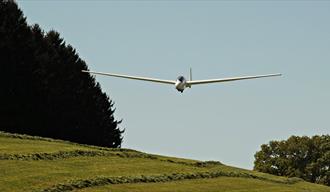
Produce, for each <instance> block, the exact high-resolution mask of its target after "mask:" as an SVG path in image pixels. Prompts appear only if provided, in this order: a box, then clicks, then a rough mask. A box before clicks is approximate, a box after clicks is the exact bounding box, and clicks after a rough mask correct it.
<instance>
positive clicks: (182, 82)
mask: <svg viewBox="0 0 330 192" xmlns="http://www.w3.org/2000/svg"><path fill="white" fill-rule="evenodd" d="M82 72H84V73H90V74H95V75H105V76H112V77H120V78H126V79H134V80H142V81H150V82H155V83H163V84H170V85H174V86H175V88H176V89H177V90H178V91H180V92H181V93H182V92H183V91H184V89H185V88H187V87H189V88H191V86H192V85H199V84H209V83H222V82H228V81H238V80H245V79H257V78H263V77H274V76H281V75H282V74H279V73H277V74H267V75H254V76H241V77H228V78H221V79H205V80H192V72H191V69H190V77H189V80H187V79H186V78H185V77H183V76H179V77H178V78H177V79H176V80H163V79H155V78H148V77H138V76H131V75H121V74H115V73H103V72H96V71H86V70H82Z"/></svg>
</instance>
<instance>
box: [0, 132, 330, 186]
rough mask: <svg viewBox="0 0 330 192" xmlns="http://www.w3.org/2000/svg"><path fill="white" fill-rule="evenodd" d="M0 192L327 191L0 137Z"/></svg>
mask: <svg viewBox="0 0 330 192" xmlns="http://www.w3.org/2000/svg"><path fill="white" fill-rule="evenodd" d="M0 191H1V192H3V191H113V192H120V191H136V192H138V191H145V192H148V191H153V192H165V191H178V192H179V191H180V192H181V191H191V192H195V191H210V192H213V191H228V192H231V191H235V192H238V191H240V192H242V191H270V192H275V191H276V192H283V191H286V192H291V191H299V192H301V191H306V192H307V191H308V192H313V191H315V192H323V191H324V192H330V187H326V186H322V185H316V184H312V183H308V182H304V181H302V180H301V179H298V178H285V177H276V176H272V175H269V174H264V173H259V172H255V171H250V170H244V169H239V168H235V167H229V166H226V165H223V164H221V163H220V162H213V161H212V162H201V161H194V160H188V159H181V158H173V157H165V156H159V155H150V154H146V153H142V152H139V151H135V150H130V149H110V148H102V147H95V146H87V145H79V144H75V143H70V142H66V141H60V140H52V139H46V138H40V137H32V136H26V135H17V134H8V133H3V132H0Z"/></svg>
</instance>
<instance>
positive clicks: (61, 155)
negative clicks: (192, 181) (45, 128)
mask: <svg viewBox="0 0 330 192" xmlns="http://www.w3.org/2000/svg"><path fill="white" fill-rule="evenodd" d="M110 156H112V157H113V156H117V157H120V158H146V159H152V160H158V161H163V162H169V163H175V164H181V165H187V166H196V167H208V166H216V165H222V163H220V162H218V161H198V162H182V161H174V160H171V159H160V158H158V157H157V156H154V155H149V154H146V153H141V152H109V151H102V150H73V151H58V152H54V153H31V154H0V160H21V161H33V160H60V159H67V158H73V157H110Z"/></svg>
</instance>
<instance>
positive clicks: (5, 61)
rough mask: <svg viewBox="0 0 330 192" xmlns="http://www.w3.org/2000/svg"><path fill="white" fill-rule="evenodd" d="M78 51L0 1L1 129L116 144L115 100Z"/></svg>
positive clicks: (119, 133)
mask: <svg viewBox="0 0 330 192" xmlns="http://www.w3.org/2000/svg"><path fill="white" fill-rule="evenodd" d="M81 70H88V67H87V65H86V63H85V62H84V61H83V60H82V59H81V58H80V57H79V55H78V53H77V52H76V50H75V49H74V48H73V47H72V46H71V45H68V44H66V42H65V41H64V40H63V39H62V38H61V37H60V34H59V33H58V32H56V31H54V30H52V31H49V32H47V33H45V32H44V31H43V30H42V29H41V28H40V27H39V25H37V24H35V25H32V26H30V25H28V24H27V22H26V18H25V17H24V15H23V13H22V11H21V10H20V9H19V8H18V6H17V4H16V3H15V2H14V1H12V0H5V1H0V71H1V74H0V78H1V79H0V89H1V90H0V100H1V104H0V114H1V120H0V130H2V131H7V132H13V133H24V134H29V135H37V136H44V137H51V138H57V139H64V140H69V141H73V142H78V143H84V144H93V145H98V146H107V147H120V146H121V143H122V133H123V130H121V129H120V127H119V124H120V122H121V121H117V120H115V118H114V112H115V109H113V108H114V107H113V102H112V100H110V99H109V97H108V96H107V95H106V94H105V93H104V92H102V90H101V87H100V84H99V83H97V82H96V81H95V79H94V77H92V76H91V75H89V74H87V73H82V72H81Z"/></svg>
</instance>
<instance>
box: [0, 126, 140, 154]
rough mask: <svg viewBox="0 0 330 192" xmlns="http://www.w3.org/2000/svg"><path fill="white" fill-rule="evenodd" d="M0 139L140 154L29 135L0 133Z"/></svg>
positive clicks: (130, 150)
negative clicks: (57, 143) (34, 141)
mask: <svg viewBox="0 0 330 192" xmlns="http://www.w3.org/2000/svg"><path fill="white" fill-rule="evenodd" d="M0 137H7V138H15V139H22V140H37V141H47V142H59V143H65V144H70V145H75V146H81V147H87V148H90V149H96V150H104V151H115V152H136V153H140V152H139V151H136V150H133V149H124V148H108V147H99V146H94V145H87V144H80V143H74V142H70V141H65V140H60V139H52V138H47V137H39V136H31V135H25V134H17V133H7V132H3V131H0Z"/></svg>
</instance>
